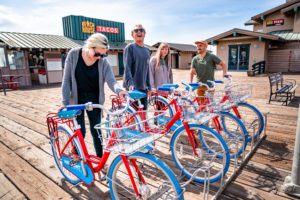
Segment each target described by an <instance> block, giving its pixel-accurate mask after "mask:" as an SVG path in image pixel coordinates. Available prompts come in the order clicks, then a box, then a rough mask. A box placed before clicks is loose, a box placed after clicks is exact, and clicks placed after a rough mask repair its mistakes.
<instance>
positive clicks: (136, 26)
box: [131, 24, 146, 35]
mask: <svg viewBox="0 0 300 200" xmlns="http://www.w3.org/2000/svg"><path fill="white" fill-rule="evenodd" d="M139 27H141V28H142V29H144V30H145V33H146V29H145V28H144V27H143V25H142V24H136V25H134V26H133V28H132V29H131V35H132V34H133V31H134V29H136V28H139Z"/></svg>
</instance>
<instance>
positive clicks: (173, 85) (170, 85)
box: [161, 83, 179, 88]
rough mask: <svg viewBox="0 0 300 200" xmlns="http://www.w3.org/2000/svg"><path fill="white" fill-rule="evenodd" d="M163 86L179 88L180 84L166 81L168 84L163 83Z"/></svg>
mask: <svg viewBox="0 0 300 200" xmlns="http://www.w3.org/2000/svg"><path fill="white" fill-rule="evenodd" d="M161 87H166V88H171V87H173V88H178V87H179V85H178V84H171V83H166V84H163V85H162V86H161Z"/></svg>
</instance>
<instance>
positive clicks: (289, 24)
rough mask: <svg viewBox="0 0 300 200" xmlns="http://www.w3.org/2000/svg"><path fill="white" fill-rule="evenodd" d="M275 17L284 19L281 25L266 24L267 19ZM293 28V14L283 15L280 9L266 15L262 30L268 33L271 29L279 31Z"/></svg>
mask: <svg viewBox="0 0 300 200" xmlns="http://www.w3.org/2000/svg"><path fill="white" fill-rule="evenodd" d="M276 19H284V24H283V25H278V26H267V25H266V24H267V21H268V20H276ZM293 28H294V15H290V16H284V15H283V14H281V13H280V11H278V12H276V13H273V14H271V15H269V16H267V17H266V19H265V20H264V22H263V32H264V33H269V32H272V31H280V30H292V29H293Z"/></svg>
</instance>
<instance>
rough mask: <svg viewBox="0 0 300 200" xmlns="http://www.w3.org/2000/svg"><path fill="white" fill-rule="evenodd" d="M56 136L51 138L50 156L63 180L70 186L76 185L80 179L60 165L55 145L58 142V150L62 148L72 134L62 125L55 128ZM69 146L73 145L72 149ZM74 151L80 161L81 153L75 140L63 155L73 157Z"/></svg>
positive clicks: (60, 159)
mask: <svg viewBox="0 0 300 200" xmlns="http://www.w3.org/2000/svg"><path fill="white" fill-rule="evenodd" d="M57 129H58V130H57V135H56V136H55V138H56V139H55V138H51V149H52V155H53V157H54V160H55V163H56V166H57V168H58V169H59V171H60V173H61V174H62V175H63V176H64V178H65V179H66V180H67V181H68V182H70V183H71V184H74V185H76V184H78V183H79V182H81V179H79V178H78V177H77V176H75V175H74V174H73V173H71V172H70V171H69V170H68V169H66V168H65V167H64V166H63V164H62V158H61V156H60V155H59V153H58V146H57V145H58V144H57V143H56V141H55V140H59V141H58V142H59V145H60V146H59V148H60V149H61V148H63V147H64V146H65V144H66V142H67V141H68V140H69V138H70V137H71V136H72V134H73V132H72V131H71V129H70V128H69V127H68V126H67V125H64V124H59V125H58V127H57ZM70 145H74V148H72V147H71V146H70ZM75 149H76V150H75ZM74 150H75V151H76V153H77V154H78V157H80V159H83V153H82V151H81V148H80V145H79V142H78V141H77V139H76V138H74V139H73V140H72V142H71V143H70V144H69V145H68V147H67V148H66V150H65V153H67V154H69V155H68V156H70V158H72V156H75V155H74Z"/></svg>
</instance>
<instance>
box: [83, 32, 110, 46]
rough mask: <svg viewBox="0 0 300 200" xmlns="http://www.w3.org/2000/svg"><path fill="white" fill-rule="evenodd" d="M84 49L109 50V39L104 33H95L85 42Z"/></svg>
mask: <svg viewBox="0 0 300 200" xmlns="http://www.w3.org/2000/svg"><path fill="white" fill-rule="evenodd" d="M84 47H86V48H101V49H109V44H108V39H107V37H106V36H105V35H103V34H102V33H94V34H92V35H91V36H90V37H89V38H88V39H87V40H86V41H85V44H84Z"/></svg>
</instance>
